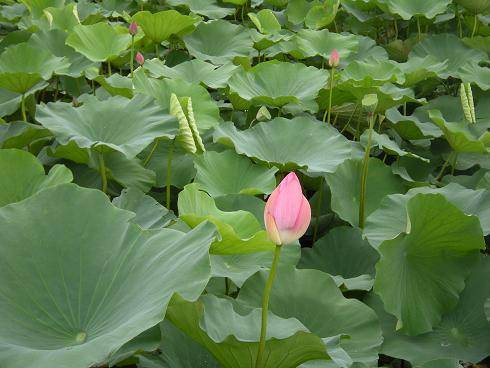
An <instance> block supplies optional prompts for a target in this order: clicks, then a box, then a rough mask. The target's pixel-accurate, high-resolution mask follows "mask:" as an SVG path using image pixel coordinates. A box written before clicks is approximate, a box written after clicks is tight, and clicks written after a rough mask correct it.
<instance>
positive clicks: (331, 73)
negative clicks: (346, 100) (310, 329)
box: [323, 67, 335, 125]
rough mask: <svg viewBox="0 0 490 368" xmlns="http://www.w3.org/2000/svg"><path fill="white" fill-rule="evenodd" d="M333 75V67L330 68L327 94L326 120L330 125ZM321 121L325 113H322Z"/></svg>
mask: <svg viewBox="0 0 490 368" xmlns="http://www.w3.org/2000/svg"><path fill="white" fill-rule="evenodd" d="M334 75H335V67H332V68H331V69H330V93H329V94H328V118H327V122H328V125H330V116H331V114H332V95H333V78H334ZM323 122H325V114H324V115H323Z"/></svg>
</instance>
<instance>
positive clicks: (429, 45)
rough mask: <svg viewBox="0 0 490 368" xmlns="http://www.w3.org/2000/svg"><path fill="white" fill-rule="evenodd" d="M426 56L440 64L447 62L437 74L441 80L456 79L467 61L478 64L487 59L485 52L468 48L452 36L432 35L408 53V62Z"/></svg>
mask: <svg viewBox="0 0 490 368" xmlns="http://www.w3.org/2000/svg"><path fill="white" fill-rule="evenodd" d="M461 55H464V57H461ZM426 56H430V57H431V58H432V59H433V60H437V61H438V62H441V63H443V62H446V61H447V68H446V69H445V70H443V71H441V72H439V73H438V75H439V77H441V78H447V77H450V76H452V77H456V78H458V77H459V69H460V68H461V67H463V66H465V65H466V64H467V63H468V60H471V63H478V62H480V61H482V60H486V59H487V58H488V56H487V54H486V53H485V52H482V51H480V50H475V49H471V48H469V47H468V46H466V45H465V44H464V43H463V42H462V41H461V40H460V39H459V38H458V37H457V36H455V35H452V34H437V35H432V36H430V37H429V38H427V39H425V40H423V41H422V42H420V43H418V44H417V45H415V47H414V48H413V50H412V52H410V55H409V60H410V59H411V58H412V57H420V58H424V57H426Z"/></svg>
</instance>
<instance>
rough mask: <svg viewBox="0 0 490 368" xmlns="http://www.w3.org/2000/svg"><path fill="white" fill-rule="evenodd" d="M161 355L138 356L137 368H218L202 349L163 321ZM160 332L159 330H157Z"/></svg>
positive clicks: (210, 356)
mask: <svg viewBox="0 0 490 368" xmlns="http://www.w3.org/2000/svg"><path fill="white" fill-rule="evenodd" d="M160 326H161V330H162V331H161V335H162V341H161V344H160V350H161V354H159V355H155V354H145V355H140V356H138V360H139V362H138V367H139V368H165V367H168V366H176V367H179V368H196V367H199V368H220V366H219V365H218V362H217V361H216V360H215V359H214V358H213V356H212V355H211V353H210V352H209V351H208V350H206V349H205V348H204V347H202V346H201V345H199V344H198V343H196V342H195V341H194V340H192V339H191V338H190V337H189V336H188V335H186V334H185V333H184V332H182V331H181V330H179V329H178V328H177V327H175V326H174V325H173V324H172V323H171V322H169V321H168V320H165V321H164V322H163V323H162V324H161V325H160ZM158 331H160V329H158Z"/></svg>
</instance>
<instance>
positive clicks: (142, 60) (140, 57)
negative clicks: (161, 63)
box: [136, 51, 145, 65]
mask: <svg viewBox="0 0 490 368" xmlns="http://www.w3.org/2000/svg"><path fill="white" fill-rule="evenodd" d="M136 61H137V62H138V64H139V65H143V64H144V63H145V57H144V56H143V54H142V53H141V52H139V51H138V52H137V53H136Z"/></svg>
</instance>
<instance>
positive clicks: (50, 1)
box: [21, 0, 65, 18]
mask: <svg viewBox="0 0 490 368" xmlns="http://www.w3.org/2000/svg"><path fill="white" fill-rule="evenodd" d="M21 2H22V3H23V4H24V5H25V6H26V7H27V9H29V12H30V13H31V14H32V16H33V17H34V18H40V17H42V16H43V14H44V9H46V8H49V7H54V8H59V7H62V6H63V5H64V3H65V0H21Z"/></svg>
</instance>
